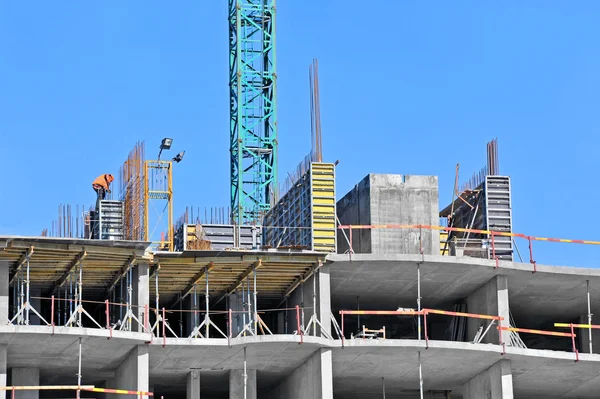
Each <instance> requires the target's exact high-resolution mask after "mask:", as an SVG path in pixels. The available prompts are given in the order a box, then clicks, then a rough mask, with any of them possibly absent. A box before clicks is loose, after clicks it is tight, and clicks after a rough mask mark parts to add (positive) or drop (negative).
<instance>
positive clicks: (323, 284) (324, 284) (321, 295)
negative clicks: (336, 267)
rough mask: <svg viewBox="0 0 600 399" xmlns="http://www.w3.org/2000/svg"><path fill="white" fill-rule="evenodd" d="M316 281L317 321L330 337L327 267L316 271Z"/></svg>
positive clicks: (329, 292) (329, 291)
mask: <svg viewBox="0 0 600 399" xmlns="http://www.w3.org/2000/svg"><path fill="white" fill-rule="evenodd" d="M317 281H318V284H317V290H318V292H317V307H318V316H319V321H320V322H321V324H322V325H323V331H324V332H326V333H327V334H329V335H331V286H330V276H329V265H327V266H323V267H321V269H320V270H319V271H318V280H317Z"/></svg>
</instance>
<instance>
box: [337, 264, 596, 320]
mask: <svg viewBox="0 0 600 399" xmlns="http://www.w3.org/2000/svg"><path fill="white" fill-rule="evenodd" d="M327 259H328V261H329V262H331V265H330V275H331V293H332V307H333V308H334V309H340V308H344V309H355V308H356V297H357V296H360V303H361V309H364V310H366V309H392V308H394V306H404V307H416V297H417V263H418V262H421V261H423V259H424V262H423V263H422V264H421V290H422V294H421V295H422V298H423V299H422V306H423V307H432V308H436V307H439V306H444V305H446V306H447V305H449V304H453V303H455V302H457V301H461V300H462V299H464V298H466V297H467V296H468V295H469V294H471V293H473V292H474V291H476V290H477V289H478V288H480V287H481V286H483V285H484V284H485V283H486V282H488V281H489V280H490V279H491V278H492V277H494V276H496V275H506V276H507V278H508V292H509V301H510V310H511V312H512V314H513V317H514V318H515V320H516V322H517V326H518V327H524V328H527V327H528V326H530V325H532V324H535V325H538V326H539V325H541V324H547V325H548V326H551V325H552V323H554V322H569V321H570V320H575V319H577V318H578V317H579V316H580V315H581V314H587V297H586V280H590V293H591V301H592V309H593V308H594V307H595V304H600V270H597V269H584V268H575V267H561V266H543V265H538V266H537V273H532V270H533V266H532V265H531V264H528V263H527V264H524V263H516V262H503V261H501V262H500V267H499V268H495V264H496V263H495V262H494V261H491V260H487V259H475V258H469V257H450V256H439V255H430V256H427V255H426V256H425V257H424V258H423V257H421V256H420V255H371V254H355V255H353V256H352V261H350V260H349V256H348V255H329V256H328V257H327Z"/></svg>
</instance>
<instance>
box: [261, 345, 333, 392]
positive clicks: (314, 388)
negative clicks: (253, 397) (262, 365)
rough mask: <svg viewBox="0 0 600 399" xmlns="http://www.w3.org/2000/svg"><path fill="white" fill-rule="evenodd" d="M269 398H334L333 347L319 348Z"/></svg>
mask: <svg viewBox="0 0 600 399" xmlns="http://www.w3.org/2000/svg"><path fill="white" fill-rule="evenodd" d="M267 397H269V398H286V399H333V367H332V355H331V349H319V350H317V351H316V352H315V353H314V354H313V355H312V356H311V357H310V358H309V359H308V360H307V361H306V362H304V363H303V364H302V365H301V366H300V367H298V368H297V369H296V370H294V371H292V374H290V375H289V376H288V377H286V378H285V379H284V380H283V381H282V382H281V383H280V384H279V385H278V386H276V387H275V388H274V389H273V390H272V391H271V392H269V394H268V395H267Z"/></svg>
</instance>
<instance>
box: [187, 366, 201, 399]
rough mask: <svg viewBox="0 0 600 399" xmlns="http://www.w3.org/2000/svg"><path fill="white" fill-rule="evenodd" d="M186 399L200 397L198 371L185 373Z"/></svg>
mask: <svg viewBox="0 0 600 399" xmlns="http://www.w3.org/2000/svg"><path fill="white" fill-rule="evenodd" d="M186 399H200V372H199V371H192V372H190V373H189V374H188V375H187V390H186Z"/></svg>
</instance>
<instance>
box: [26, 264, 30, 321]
mask: <svg viewBox="0 0 600 399" xmlns="http://www.w3.org/2000/svg"><path fill="white" fill-rule="evenodd" d="M25 284H26V287H27V288H26V289H27V294H26V299H25V301H26V302H25V306H26V307H25V324H26V325H29V256H27V281H26V282H25Z"/></svg>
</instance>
